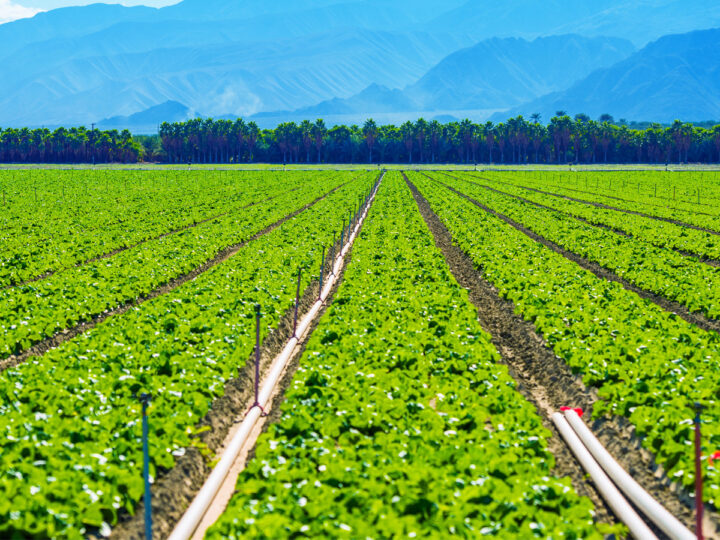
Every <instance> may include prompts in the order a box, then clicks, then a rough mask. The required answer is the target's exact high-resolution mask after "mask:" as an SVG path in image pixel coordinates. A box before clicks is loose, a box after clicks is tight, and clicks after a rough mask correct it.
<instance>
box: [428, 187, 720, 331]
mask: <svg viewBox="0 0 720 540" xmlns="http://www.w3.org/2000/svg"><path fill="white" fill-rule="evenodd" d="M426 176H427V175H426ZM428 178H430V179H431V180H432V181H433V182H437V183H438V184H440V185H441V186H443V187H445V188H446V189H448V190H450V191H452V192H453V193H455V194H456V195H458V196H459V197H462V198H464V199H466V200H468V201H470V202H471V203H473V204H474V205H475V206H477V207H478V208H480V209H482V210H484V211H485V212H487V213H489V214H492V215H493V216H495V217H497V218H500V219H501V220H503V221H504V222H505V223H507V224H508V225H510V226H512V227H513V228H515V229H517V230H518V231H520V232H521V233H523V234H524V235H526V236H527V237H529V238H531V239H532V240H535V241H536V242H539V243H540V244H542V245H544V246H545V247H547V248H550V249H551V250H553V251H554V252H555V253H558V254H559V255H562V256H563V257H565V258H566V259H568V260H571V261H572V262H574V263H576V264H578V265H579V266H581V267H582V268H584V269H585V270H587V271H589V272H591V273H592V274H594V275H595V276H596V277H598V278H600V279H604V280H606V281H614V282H616V283H619V284H620V285H622V287H623V288H624V289H626V290H628V291H631V292H634V293H635V294H637V295H638V296H640V297H641V298H644V299H645V300H648V301H650V302H652V303H654V304H656V305H657V306H658V307H660V308H661V309H663V310H665V311H667V312H669V313H673V314H675V315H677V316H678V317H680V318H681V319H683V320H685V321H686V322H688V323H690V324H694V325H695V326H697V327H698V328H701V329H703V330H705V331H706V332H712V331H714V332H719V333H720V321H718V320H714V319H709V318H707V317H706V316H705V315H703V314H702V313H698V312H691V311H690V310H689V309H688V308H687V307H685V306H684V305H682V304H681V303H679V302H675V301H674V300H669V299H667V298H665V297H664V296H660V295H658V294H655V293H652V292H650V291H647V290H645V289H641V288H640V287H637V286H636V285H633V284H632V283H630V282H629V281H627V280H625V279H623V278H621V277H620V276H618V275H617V274H615V273H614V272H611V271H610V270H607V269H606V268H604V267H603V266H600V265H599V264H597V263H595V262H592V261H590V260H588V259H586V258H585V257H581V256H580V255H577V254H576V253H573V252H572V251H569V250H567V249H565V248H563V247H561V246H559V245H558V244H556V243H555V242H552V241H550V240H548V239H546V238H544V237H542V236H540V235H539V234H537V233H535V232H533V231H531V230H530V229H528V228H527V227H525V226H523V225H521V224H520V223H518V222H516V221H514V220H513V219H511V218H509V217H507V216H506V215H504V214H501V213H500V212H497V211H495V210H493V209H492V208H489V207H487V206H485V205H484V204H482V203H481V202H478V201H476V200H475V199H473V198H472V197H470V196H469V195H466V194H464V193H462V192H460V191H458V190H456V189H455V188H453V187H451V186H449V185H447V184H445V183H443V182H441V181H439V180H437V179H435V178H432V177H430V176H428Z"/></svg>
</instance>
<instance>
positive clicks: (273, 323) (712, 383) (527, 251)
mask: <svg viewBox="0 0 720 540" xmlns="http://www.w3.org/2000/svg"><path fill="white" fill-rule="evenodd" d="M0 191H1V192H2V193H1V194H0V196H1V197H2V200H1V201H0V202H1V204H2V212H0V463H2V468H1V470H0V538H10V539H13V540H15V539H18V540H20V539H25V538H32V539H40V538H73V539H76V538H77V539H80V538H100V537H111V538H121V539H124V538H142V537H143V535H144V523H143V517H144V509H145V508H144V504H145V503H144V501H145V498H144V488H145V486H144V478H143V459H144V458H143V432H142V429H143V422H142V404H141V399H140V398H141V396H142V395H143V394H147V395H149V396H150V399H151V405H150V407H149V409H148V416H147V419H148V423H149V434H148V437H147V441H148V445H149V448H148V453H149V476H150V480H151V493H152V505H151V506H152V517H153V537H154V538H167V537H168V536H169V535H170V534H171V532H172V531H173V529H174V528H175V527H176V525H177V523H178V522H179V520H180V519H181V518H182V517H183V515H184V514H185V512H186V509H187V508H188V507H189V506H190V503H191V502H192V501H193V499H194V498H195V496H196V495H197V494H198V492H199V491H200V489H201V487H202V486H203V484H204V483H205V481H206V479H207V478H208V477H209V475H210V472H211V471H212V469H213V467H214V466H215V464H216V463H217V462H218V460H219V459H220V457H221V456H222V454H223V453H224V452H225V451H226V450H227V447H228V440H229V439H230V437H232V434H233V433H234V430H236V426H237V424H239V423H240V422H242V421H243V418H245V417H246V414H247V413H248V410H249V409H251V408H253V407H254V406H255V405H254V404H257V403H258V400H257V394H256V392H257V389H256V386H257V385H258V380H257V379H258V378H262V379H264V378H265V377H266V376H267V374H268V373H270V372H271V371H272V365H273V359H274V358H276V357H277V356H278V355H279V353H280V351H281V350H282V349H283V347H284V346H285V344H286V343H287V342H288V340H290V338H292V337H294V336H295V335H296V330H297V324H296V320H297V317H298V315H299V316H300V317H302V316H303V314H305V313H309V312H311V306H313V305H314V304H315V303H316V301H318V298H320V300H319V302H320V303H321V304H322V308H321V311H320V312H319V314H318V316H317V318H316V319H315V320H314V321H313V323H312V326H311V327H310V329H309V331H308V336H307V338H304V339H303V340H300V338H299V337H298V338H297V339H298V342H299V343H300V341H301V344H302V347H301V352H300V353H299V354H298V355H297V356H295V357H293V359H292V361H291V362H290V363H289V366H288V367H287V368H286V369H285V370H284V371H283V375H282V378H281V379H280V382H279V384H278V386H277V388H276V389H275V390H274V393H273V394H272V399H271V405H272V406H271V407H269V409H268V411H266V412H267V413H268V414H267V416H265V417H263V422H264V424H263V425H262V430H260V429H258V433H256V434H255V437H256V440H255V439H253V442H252V444H251V445H250V447H249V448H248V449H247V450H248V451H249V453H248V455H247V456H246V457H244V458H243V460H245V461H243V462H242V466H238V471H240V470H241V471H240V472H239V476H237V482H236V483H234V489H230V492H229V493H228V496H227V500H226V501H225V502H224V503H223V505H222V507H221V508H220V509H219V510H217V509H216V510H217V511H216V512H215V514H216V516H219V517H216V518H213V519H212V520H211V522H210V523H207V524H206V526H204V528H203V530H202V532H201V533H198V534H199V535H204V536H205V537H207V538H217V539H220V538H306V537H307V538H317V537H331V538H446V537H455V536H457V537H461V538H471V537H478V536H490V537H500V538H569V539H572V538H598V539H600V538H603V537H606V536H607V535H610V534H616V535H618V536H619V537H624V535H626V534H627V529H626V528H625V526H624V525H622V524H621V523H620V521H619V520H618V518H617V517H616V515H615V513H614V512H613V510H612V509H611V508H610V507H609V506H608V505H607V503H606V502H605V501H604V499H603V498H602V497H601V496H600V494H599V492H598V488H597V486H596V485H595V483H594V482H593V481H592V480H590V479H589V478H588V477H587V476H586V474H585V472H584V470H583V468H582V467H581V466H580V464H579V463H578V462H576V461H575V459H574V457H573V454H572V453H571V452H570V450H569V449H568V448H567V447H566V446H565V443H564V442H563V439H562V438H561V436H560V435H559V434H558V432H557V431H556V430H555V428H554V426H553V423H552V421H551V415H552V413H554V412H556V411H558V410H560V408H561V407H566V406H569V407H573V408H581V409H582V410H583V419H584V420H585V422H586V423H587V424H588V426H590V427H591V428H592V430H593V431H594V432H595V434H596V435H597V437H598V438H599V440H600V441H601V442H602V443H603V444H604V445H605V446H606V447H607V448H608V450H609V451H610V452H611V453H612V454H613V456H614V457H615V459H617V461H618V462H619V463H620V464H621V465H622V466H623V467H624V468H625V469H626V470H628V471H630V472H631V474H632V475H633V477H634V478H635V480H637V481H638V482H639V483H640V484H641V485H642V486H643V487H644V488H645V489H646V490H647V491H648V492H650V493H651V494H652V495H653V496H654V497H655V498H656V499H657V500H658V501H659V502H661V503H662V504H663V505H664V506H665V507H666V508H667V509H668V510H669V511H670V512H671V513H672V514H674V515H675V516H676V517H677V518H678V519H679V520H680V521H681V522H683V523H684V524H685V525H686V526H687V527H689V528H692V527H693V526H694V523H695V516H694V500H693V493H694V487H695V481H696V475H695V455H694V449H693V440H694V437H695V431H694V429H695V428H694V418H695V415H696V411H698V410H700V411H701V412H700V414H701V419H702V423H701V426H702V456H701V469H702V475H703V478H704V491H703V499H704V502H705V504H706V516H705V517H706V519H705V521H706V527H707V528H708V529H707V533H708V534H711V532H710V530H709V529H710V528H711V527H716V525H717V523H719V521H718V518H717V514H716V510H715V509H716V506H717V505H718V504H719V501H720V467H717V468H716V465H715V464H716V461H714V460H713V459H712V456H713V454H715V452H717V451H720V402H719V400H720V172H717V171H712V170H701V171H690V170H683V171H664V170H632V171H631V170H607V171H588V170H576V171H569V170H567V168H564V169H559V168H558V169H548V170H534V171H533V170H522V171H515V170H507V171H502V170H486V171H481V170H472V168H468V169H466V170H460V169H451V168H448V169H444V170H439V169H438V170H432V169H430V168H426V169H413V170H399V169H398V170H384V169H383V170H377V169H374V168H373V169H372V170H362V169H357V170H355V169H351V168H347V169H341V170H329V169H327V170H321V169H318V170H292V169H288V170H286V171H277V170H262V169H258V170H254V171H253V170H244V171H238V170H232V169H230V168H227V169H218V170H211V169H193V170H182V169H179V168H157V169H153V170H140V169H128V170H122V169H103V170H90V169H76V170H57V169H42V168H38V169H24V170H21V169H12V170H2V171H0ZM351 231H355V232H354V233H353V234H352V236H351ZM346 242H347V244H346ZM343 246H347V249H348V251H347V255H342V254H343V253H346V252H345V251H341V250H342V249H343ZM342 256H344V257H345V259H344V261H345V262H344V266H343V267H342V270H340V271H339V272H335V270H334V269H335V266H334V261H335V260H336V257H342ZM331 278H332V279H333V280H334V281H332V282H330V283H332V286H331V287H330V293H329V296H327V297H323V292H322V291H323V284H324V283H325V281H327V280H329V279H331ZM328 286H330V285H328ZM258 321H259V324H258ZM256 343H259V344H260V346H259V347H258V348H257V349H256ZM256 370H257V371H256ZM698 406H700V409H698ZM233 482H234V479H233ZM231 488H232V485H231ZM213 504H217V503H213ZM714 532H715V533H717V530H715V531H714ZM196 536H197V535H196ZM661 537H662V536H661Z"/></svg>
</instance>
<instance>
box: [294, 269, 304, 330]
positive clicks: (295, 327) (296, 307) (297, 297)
mask: <svg viewBox="0 0 720 540" xmlns="http://www.w3.org/2000/svg"><path fill="white" fill-rule="evenodd" d="M301 275H302V268H298V282H297V292H296V293H295V318H294V320H293V335H292V337H294V338H296V337H297V316H298V306H299V305H300V276H301Z"/></svg>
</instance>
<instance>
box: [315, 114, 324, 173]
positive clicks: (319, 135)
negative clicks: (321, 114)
mask: <svg viewBox="0 0 720 540" xmlns="http://www.w3.org/2000/svg"><path fill="white" fill-rule="evenodd" d="M326 135H327V128H326V127H325V122H324V121H323V119H322V118H318V119H317V120H315V123H314V124H313V127H312V136H313V140H314V141H315V149H316V150H317V162H318V163H320V158H321V156H322V147H323V145H324V144H325V136H326Z"/></svg>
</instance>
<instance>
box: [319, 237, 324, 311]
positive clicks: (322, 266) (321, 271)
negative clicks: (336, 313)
mask: <svg viewBox="0 0 720 540" xmlns="http://www.w3.org/2000/svg"><path fill="white" fill-rule="evenodd" d="M324 272H325V246H323V251H322V262H321V263H320V288H319V289H318V300H322V285H323V273H324Z"/></svg>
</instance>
